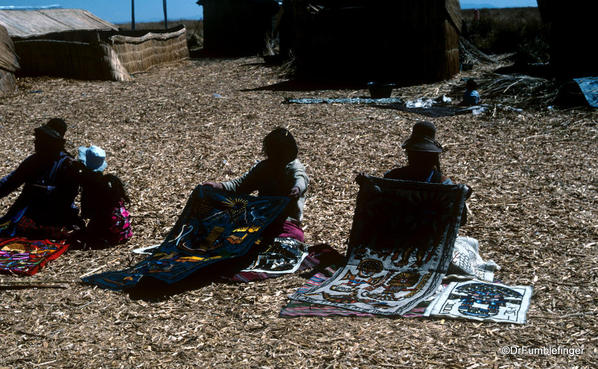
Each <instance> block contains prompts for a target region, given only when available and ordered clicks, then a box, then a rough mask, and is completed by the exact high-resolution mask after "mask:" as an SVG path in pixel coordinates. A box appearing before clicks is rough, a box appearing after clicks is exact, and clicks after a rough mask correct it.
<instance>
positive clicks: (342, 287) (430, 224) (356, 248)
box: [291, 176, 467, 315]
mask: <svg viewBox="0 0 598 369" xmlns="http://www.w3.org/2000/svg"><path fill="white" fill-rule="evenodd" d="M358 183H359V184H360V190H359V194H358V197H357V206H356V209H355V215H354V218H353V227H352V229H351V236H350V239H349V250H348V255H349V257H348V261H347V264H346V265H345V266H344V267H343V268H341V269H339V270H338V271H337V272H336V273H335V274H334V275H333V276H332V277H331V278H330V279H328V280H326V281H325V282H324V283H322V285H320V286H314V287H313V288H311V289H309V290H308V291H306V292H304V293H300V294H298V293H295V294H294V295H293V296H291V299H293V300H297V301H303V302H309V303H317V304H323V305H329V306H335V307H340V308H343V309H348V310H354V311H359V312H364V313H371V314H381V315H402V314H405V313H406V312H408V311H409V310H411V309H412V308H413V307H415V306H416V305H417V304H418V303H419V302H420V301H422V300H424V299H426V298H428V297H430V296H431V295H433V294H434V293H435V292H436V290H437V289H438V286H439V285H440V283H441V281H442V278H443V277H444V275H445V273H446V272H447V269H448V265H449V263H450V261H451V257H452V252H453V244H454V242H455V238H456V237H457V231H458V229H459V224H460V220H461V213H462V210H463V206H464V203H465V195H466V193H467V188H466V187H465V186H463V185H443V184H431V183H421V182H408V181H400V180H390V179H382V178H374V177H368V176H360V178H359V180H358Z"/></svg>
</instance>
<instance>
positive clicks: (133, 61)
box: [109, 27, 189, 73]
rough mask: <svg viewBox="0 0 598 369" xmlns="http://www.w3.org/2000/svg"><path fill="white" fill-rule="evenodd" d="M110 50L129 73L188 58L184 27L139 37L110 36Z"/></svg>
mask: <svg viewBox="0 0 598 369" xmlns="http://www.w3.org/2000/svg"><path fill="white" fill-rule="evenodd" d="M109 39H110V43H111V45H112V48H113V49H114V50H115V51H116V53H117V54H118V58H119V59H120V61H121V63H122V65H123V66H124V67H125V68H126V70H127V71H128V72H129V73H137V72H144V71H146V70H148V69H149V68H151V67H153V66H155V65H158V64H162V63H167V62H171V61H176V60H181V59H186V58H188V57H189V49H188V48H187V36H186V30H185V27H180V28H179V29H177V30H174V31H172V32H168V33H156V32H150V33H146V34H144V35H143V36H141V37H133V36H127V35H124V34H118V35H114V36H110V38H109Z"/></svg>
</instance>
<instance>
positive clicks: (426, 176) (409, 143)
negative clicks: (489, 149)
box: [384, 121, 471, 225]
mask: <svg viewBox="0 0 598 369" xmlns="http://www.w3.org/2000/svg"><path fill="white" fill-rule="evenodd" d="M435 136H436V126H434V124H433V123H432V122H428V121H420V122H417V123H415V125H414V126H413V131H412V132H411V136H410V137H409V138H408V139H407V140H406V141H405V142H404V143H403V145H402V146H401V147H402V148H403V149H404V150H405V152H406V154H407V166H405V167H398V168H394V169H392V170H390V171H388V172H387V173H386V174H384V178H389V179H402V180H405V181H417V182H427V183H442V184H453V182H452V181H451V180H450V178H448V177H446V176H444V175H443V174H442V171H441V170H440V153H442V146H441V145H440V143H439V142H438V141H436V138H435ZM470 195H471V189H469V191H468V193H467V196H466V197H467V198H469V196H470ZM466 221H467V211H466V209H464V212H463V215H462V217H461V224H462V225H463V224H465V222H466Z"/></svg>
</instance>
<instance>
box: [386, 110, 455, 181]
mask: <svg viewBox="0 0 598 369" xmlns="http://www.w3.org/2000/svg"><path fill="white" fill-rule="evenodd" d="M435 136H436V127H435V126H434V124H433V123H432V122H428V121H421V122H417V123H415V125H414V126H413V131H412V133H411V136H410V137H409V138H408V139H407V140H406V141H405V142H404V143H403V145H402V146H401V147H402V148H403V149H405V152H406V154H407V162H408V164H407V166H406V167H400V168H395V169H392V170H390V171H389V172H387V173H386V174H385V175H384V178H391V179H402V180H406V181H418V182H430V183H444V184H451V183H452V182H451V180H450V179H449V178H447V177H445V176H443V175H442V172H441V171H440V153H441V152H442V146H441V145H440V143H438V141H436V139H435Z"/></svg>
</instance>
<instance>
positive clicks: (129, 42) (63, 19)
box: [0, 9, 189, 81]
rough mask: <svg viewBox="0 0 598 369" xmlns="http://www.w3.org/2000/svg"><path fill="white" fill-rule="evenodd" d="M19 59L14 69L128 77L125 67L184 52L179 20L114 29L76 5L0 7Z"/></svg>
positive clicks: (184, 54)
mask: <svg viewBox="0 0 598 369" xmlns="http://www.w3.org/2000/svg"><path fill="white" fill-rule="evenodd" d="M0 22H3V23H5V24H8V26H7V30H8V33H9V34H10V36H11V37H12V38H13V41H14V45H15V50H16V53H17V55H18V56H19V59H20V61H21V69H20V71H19V74H21V75H28V76H38V75H48V76H57V77H67V78H76V79H99V80H114V81H128V80H131V75H130V73H136V72H141V71H145V70H147V69H149V68H151V67H152V66H154V65H157V64H161V63H164V62H169V61H174V60H180V59H184V58H187V57H189V51H188V49H187V40H186V30H185V27H184V26H179V27H175V28H172V29H169V30H164V31H120V30H119V29H118V27H117V26H115V25H113V24H111V23H109V22H106V21H104V20H102V19H100V18H97V17H95V16H94V15H93V14H91V13H89V12H87V11H85V10H80V9H46V10H37V11H14V10H7V11H0Z"/></svg>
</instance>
